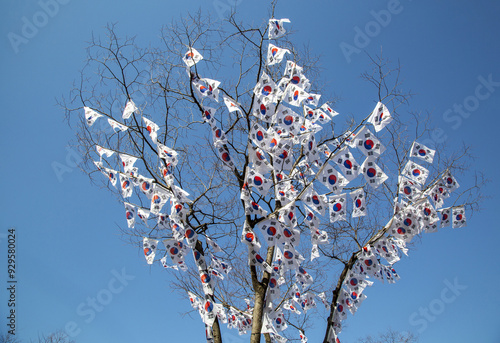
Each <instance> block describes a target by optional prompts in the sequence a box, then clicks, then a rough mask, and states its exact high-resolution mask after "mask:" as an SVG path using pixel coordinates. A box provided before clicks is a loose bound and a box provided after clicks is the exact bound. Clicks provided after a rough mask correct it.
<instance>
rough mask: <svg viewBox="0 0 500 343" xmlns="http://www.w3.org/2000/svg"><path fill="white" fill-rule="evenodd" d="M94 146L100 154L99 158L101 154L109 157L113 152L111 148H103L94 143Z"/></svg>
mask: <svg viewBox="0 0 500 343" xmlns="http://www.w3.org/2000/svg"><path fill="white" fill-rule="evenodd" d="M95 148H96V150H97V153H98V154H99V156H101V158H102V155H106V157H111V156H113V154H114V153H115V152H114V151H113V150H109V149H106V148H103V147H102V146H100V145H96V146H95Z"/></svg>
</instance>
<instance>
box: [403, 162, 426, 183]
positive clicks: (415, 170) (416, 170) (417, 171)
mask: <svg viewBox="0 0 500 343" xmlns="http://www.w3.org/2000/svg"><path fill="white" fill-rule="evenodd" d="M401 175H404V176H406V177H407V178H409V179H411V180H413V181H415V182H418V183H419V184H421V185H423V184H425V180H427V177H428V176H429V171H428V170H427V169H425V168H424V167H422V166H421V165H418V164H416V163H415V162H413V161H408V163H406V165H405V167H404V169H403V171H402V172H401Z"/></svg>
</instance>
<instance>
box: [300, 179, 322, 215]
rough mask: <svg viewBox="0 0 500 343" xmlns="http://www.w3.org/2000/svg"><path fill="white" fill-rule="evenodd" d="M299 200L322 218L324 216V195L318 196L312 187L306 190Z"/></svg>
mask: <svg viewBox="0 0 500 343" xmlns="http://www.w3.org/2000/svg"><path fill="white" fill-rule="evenodd" d="M300 200H301V201H302V202H303V203H304V204H306V205H307V206H309V207H310V208H312V209H313V210H315V211H316V212H318V213H319V214H321V215H322V216H323V215H324V214H325V209H326V207H327V206H326V204H327V199H326V196H325V195H324V194H318V193H316V192H315V191H314V189H313V187H312V185H311V186H309V187H308V188H307V190H306V191H305V192H304V193H303V194H302V196H301V197H300Z"/></svg>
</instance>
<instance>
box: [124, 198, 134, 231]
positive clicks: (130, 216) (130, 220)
mask: <svg viewBox="0 0 500 343" xmlns="http://www.w3.org/2000/svg"><path fill="white" fill-rule="evenodd" d="M123 205H125V218H127V225H128V227H129V228H131V229H133V228H134V226H135V206H134V205H132V204H129V203H128V202H124V203H123Z"/></svg>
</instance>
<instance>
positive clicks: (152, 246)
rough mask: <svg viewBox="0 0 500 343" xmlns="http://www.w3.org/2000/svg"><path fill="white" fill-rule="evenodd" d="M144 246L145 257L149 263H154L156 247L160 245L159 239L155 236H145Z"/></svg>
mask: <svg viewBox="0 0 500 343" xmlns="http://www.w3.org/2000/svg"><path fill="white" fill-rule="evenodd" d="M142 247H143V250H144V257H146V262H147V263H148V264H153V261H154V260H155V254H156V248H157V247H158V240H157V239H153V238H147V237H143V239H142Z"/></svg>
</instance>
